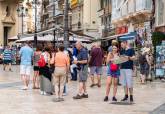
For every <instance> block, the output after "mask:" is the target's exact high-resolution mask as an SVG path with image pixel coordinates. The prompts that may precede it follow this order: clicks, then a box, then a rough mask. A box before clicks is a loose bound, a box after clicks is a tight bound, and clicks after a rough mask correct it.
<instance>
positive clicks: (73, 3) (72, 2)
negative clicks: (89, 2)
mask: <svg viewBox="0 0 165 114" xmlns="http://www.w3.org/2000/svg"><path fill="white" fill-rule="evenodd" d="M70 3H71V8H74V7H76V6H77V4H78V0H71V1H70Z"/></svg>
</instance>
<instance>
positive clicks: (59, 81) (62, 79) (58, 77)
mask: <svg viewBox="0 0 165 114" xmlns="http://www.w3.org/2000/svg"><path fill="white" fill-rule="evenodd" d="M53 80H54V85H57V86H59V85H60V86H64V85H65V83H66V68H64V67H56V68H55V71H54V74H53Z"/></svg>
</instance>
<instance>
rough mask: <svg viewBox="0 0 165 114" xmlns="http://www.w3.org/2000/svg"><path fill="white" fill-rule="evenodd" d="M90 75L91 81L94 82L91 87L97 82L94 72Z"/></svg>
mask: <svg viewBox="0 0 165 114" xmlns="http://www.w3.org/2000/svg"><path fill="white" fill-rule="evenodd" d="M90 77H91V83H92V84H91V87H93V86H94V84H95V80H94V75H93V74H92V75H91V76H90Z"/></svg>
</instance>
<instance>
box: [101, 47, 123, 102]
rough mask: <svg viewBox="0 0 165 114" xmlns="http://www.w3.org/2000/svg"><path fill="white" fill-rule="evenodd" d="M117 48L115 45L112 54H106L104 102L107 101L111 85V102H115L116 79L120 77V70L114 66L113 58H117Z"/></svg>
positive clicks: (117, 66)
mask: <svg viewBox="0 0 165 114" xmlns="http://www.w3.org/2000/svg"><path fill="white" fill-rule="evenodd" d="M118 57H119V53H118V47H117V46H116V45H114V46H112V52H109V53H108V57H107V81H106V96H105V98H104V101H105V102H106V101H108V96H109V93H110V88H111V85H112V84H113V97H112V101H117V99H116V93H117V84H118V78H119V76H120V69H119V65H117V64H114V63H113V61H114V58H118Z"/></svg>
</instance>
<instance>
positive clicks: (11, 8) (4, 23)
mask: <svg viewBox="0 0 165 114" xmlns="http://www.w3.org/2000/svg"><path fill="white" fill-rule="evenodd" d="M18 1H19V0H0V44H2V45H7V44H8V42H9V40H8V38H10V37H14V36H16V35H17V34H18V29H19V28H18V16H17V7H16V6H17V4H18Z"/></svg>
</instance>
